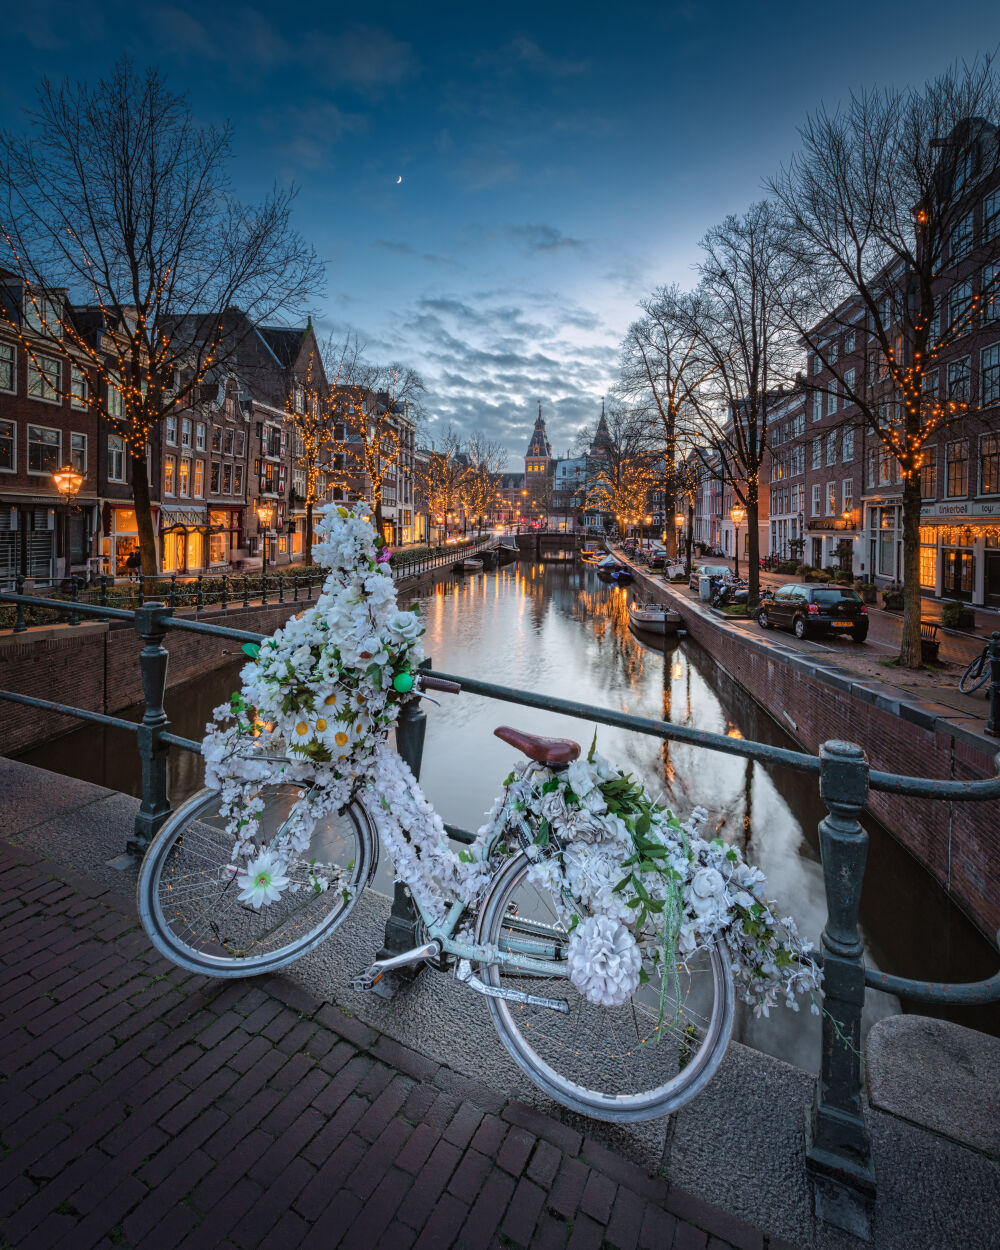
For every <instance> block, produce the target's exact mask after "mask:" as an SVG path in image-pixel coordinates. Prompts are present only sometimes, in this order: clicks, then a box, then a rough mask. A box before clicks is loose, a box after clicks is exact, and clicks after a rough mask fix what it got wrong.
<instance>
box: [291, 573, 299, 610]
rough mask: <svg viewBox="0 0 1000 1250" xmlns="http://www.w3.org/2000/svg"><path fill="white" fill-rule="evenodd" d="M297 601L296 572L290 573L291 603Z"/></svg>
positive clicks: (297, 582)
mask: <svg viewBox="0 0 1000 1250" xmlns="http://www.w3.org/2000/svg"><path fill="white" fill-rule="evenodd" d="M298 601H299V577H298V574H297V573H293V574H292V603H298Z"/></svg>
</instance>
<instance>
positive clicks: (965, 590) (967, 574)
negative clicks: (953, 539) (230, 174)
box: [942, 547, 975, 602]
mask: <svg viewBox="0 0 1000 1250" xmlns="http://www.w3.org/2000/svg"><path fill="white" fill-rule="evenodd" d="M942 554H943V558H944V578H943V582H944V587H943V589H944V596H945V598H946V599H964V600H965V601H966V602H968V601H969V600H971V599H972V586H973V578H974V575H975V565H974V561H973V558H972V552H971V551H964V550H962V549H961V548H957V547H947V548H945V550H944V552H943V553H942Z"/></svg>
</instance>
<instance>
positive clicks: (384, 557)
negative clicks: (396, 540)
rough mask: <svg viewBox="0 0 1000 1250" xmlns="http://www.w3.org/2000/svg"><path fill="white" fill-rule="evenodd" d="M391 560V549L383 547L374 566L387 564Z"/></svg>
mask: <svg viewBox="0 0 1000 1250" xmlns="http://www.w3.org/2000/svg"><path fill="white" fill-rule="evenodd" d="M391 559H392V548H391V547H383V548H382V550H381V551H380V552H379V553H378V555H377V556H376V558H375V563H376V564H388V563H389V561H390V560H391Z"/></svg>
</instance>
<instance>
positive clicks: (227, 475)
mask: <svg viewBox="0 0 1000 1250" xmlns="http://www.w3.org/2000/svg"><path fill="white" fill-rule="evenodd" d="M222 493H223V494H224V495H231V494H232V493H233V466H232V465H231V464H224V465H223V466H222Z"/></svg>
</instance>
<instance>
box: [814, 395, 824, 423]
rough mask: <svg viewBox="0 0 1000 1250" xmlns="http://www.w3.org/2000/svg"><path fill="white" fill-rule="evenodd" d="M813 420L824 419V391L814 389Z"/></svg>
mask: <svg viewBox="0 0 1000 1250" xmlns="http://www.w3.org/2000/svg"><path fill="white" fill-rule="evenodd" d="M813 420H814V421H822V420H823V392H822V391H813Z"/></svg>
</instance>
